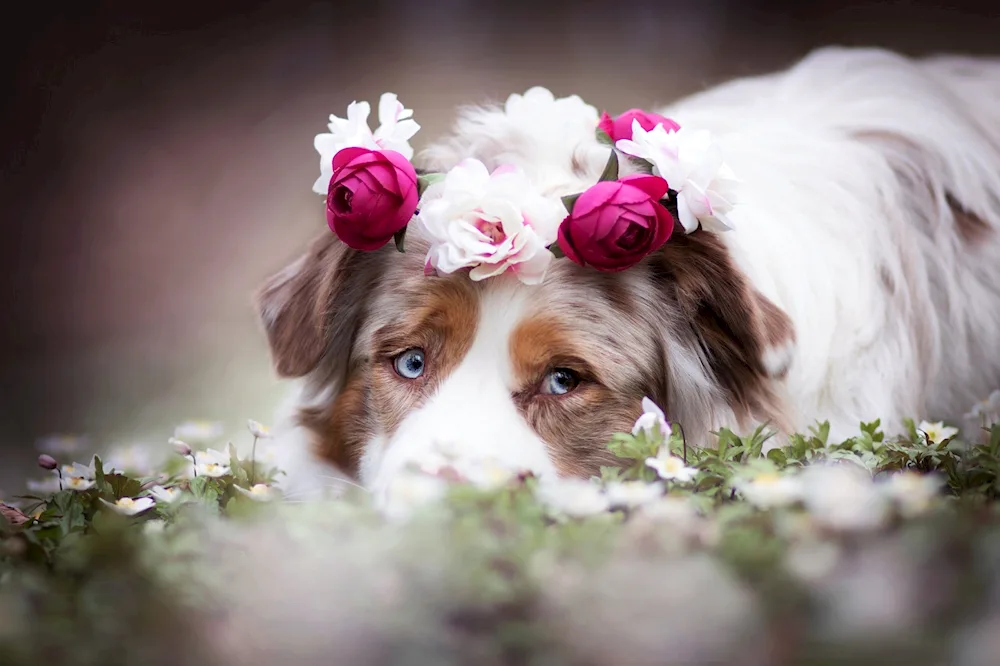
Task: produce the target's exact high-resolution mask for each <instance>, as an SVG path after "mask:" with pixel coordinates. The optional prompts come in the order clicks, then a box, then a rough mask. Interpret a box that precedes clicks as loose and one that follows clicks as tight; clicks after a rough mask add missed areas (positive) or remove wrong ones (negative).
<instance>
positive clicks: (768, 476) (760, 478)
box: [753, 472, 781, 486]
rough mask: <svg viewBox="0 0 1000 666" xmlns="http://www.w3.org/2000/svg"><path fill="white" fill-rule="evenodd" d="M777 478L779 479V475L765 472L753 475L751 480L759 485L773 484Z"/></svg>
mask: <svg viewBox="0 0 1000 666" xmlns="http://www.w3.org/2000/svg"><path fill="white" fill-rule="evenodd" d="M779 480H781V477H780V476H778V475H777V474H775V473H774V472H765V473H763V474H758V475H757V476H756V477H754V480H753V482H754V483H755V484H757V485H759V486H773V485H774V484H776V483H777V482H778V481H779Z"/></svg>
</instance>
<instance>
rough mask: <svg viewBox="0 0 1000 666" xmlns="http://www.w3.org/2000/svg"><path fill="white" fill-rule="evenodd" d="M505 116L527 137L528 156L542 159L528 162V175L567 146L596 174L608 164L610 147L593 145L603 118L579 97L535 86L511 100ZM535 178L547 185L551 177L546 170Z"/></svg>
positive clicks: (505, 110)
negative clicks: (574, 147)
mask: <svg viewBox="0 0 1000 666" xmlns="http://www.w3.org/2000/svg"><path fill="white" fill-rule="evenodd" d="M504 115H505V116H506V117H507V119H508V120H509V122H510V124H511V125H512V126H514V127H517V128H519V131H524V132H526V133H527V138H528V142H527V145H526V146H525V147H524V148H525V149H526V150H528V151H530V152H529V154H530V155H538V156H539V159H538V160H532V159H529V160H526V161H525V165H526V168H527V169H529V171H530V170H532V169H534V168H535V166H536V165H542V164H546V163H547V162H546V161H545V160H544V158H545V157H547V156H549V155H552V154H553V153H554V152H555V151H558V150H563V149H564V148H565V146H568V145H575V146H577V148H576V152H575V153H574V158H576V159H577V160H578V161H579V160H580V158H582V162H583V165H584V166H589V167H590V168H591V169H596V170H597V173H600V169H601V168H603V166H604V164H605V163H606V162H607V161H608V150H607V147H606V146H602V145H600V144H598V143H596V142H595V141H593V138H594V130H595V129H596V127H597V123H598V120H599V119H600V114H599V113H598V112H597V109H596V108H595V107H593V106H591V105H590V104H587V103H586V102H584V101H583V100H582V99H581V98H580V97H579V96H577V95H570V96H569V97H556V96H555V95H553V94H552V92H551V91H550V90H548V89H546V88H542V87H540V86H536V87H534V88H531V89H529V90H527V91H526V92H525V93H524V94H523V95H522V94H513V95H511V96H510V97H508V98H507V102H506V103H505V104H504ZM519 148H520V147H519ZM532 174H533V175H537V176H538V177H540V178H544V179H545V180H546V183H547V184H548V183H549V182H550V181H549V179H550V178H551V177H552V176H550V173H549V172H547V171H545V170H544V169H538V171H537V172H534V171H532ZM552 182H553V184H555V181H552Z"/></svg>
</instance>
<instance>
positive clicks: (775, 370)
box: [652, 230, 795, 425]
mask: <svg viewBox="0 0 1000 666" xmlns="http://www.w3.org/2000/svg"><path fill="white" fill-rule="evenodd" d="M652 266H653V274H654V276H655V279H656V281H657V282H658V285H657V286H658V289H659V291H660V293H662V294H664V296H665V297H666V298H668V299H669V301H670V302H672V303H673V304H674V308H677V309H679V316H680V322H681V323H682V324H686V325H687V326H688V327H689V330H688V332H689V333H690V334H691V337H692V339H693V341H694V343H695V344H696V345H697V351H698V352H699V354H700V355H701V357H702V359H703V362H704V364H705V365H706V366H707V370H708V371H709V372H710V373H711V375H712V379H713V380H714V381H715V383H717V385H718V386H720V387H721V388H722V389H723V391H725V392H726V394H727V398H728V401H729V403H730V404H731V405H732V406H733V408H734V412H735V413H736V415H737V417H738V418H745V417H750V416H752V417H754V418H763V419H771V420H773V421H781V420H783V419H782V417H781V411H782V410H781V409H780V406H779V402H780V401H779V400H778V398H777V397H776V395H775V394H774V391H773V381H772V380H774V379H781V378H783V377H784V375H785V374H786V373H787V372H788V367H789V364H790V363H791V359H792V353H793V351H794V346H795V331H794V328H793V326H792V322H791V319H789V317H788V315H786V314H785V313H784V311H782V310H781V309H780V308H779V307H778V306H777V305H775V304H774V303H773V302H772V301H771V300H769V299H768V298H767V297H765V296H764V295H763V294H761V293H760V292H759V291H757V290H756V289H755V288H754V287H753V285H752V284H751V283H750V281H749V279H748V278H747V277H746V276H745V275H744V273H743V272H742V271H741V270H740V269H739V268H738V267H737V265H736V264H735V262H734V261H733V259H732V257H731V256H730V254H729V252H728V250H727V249H726V247H725V245H724V244H723V242H722V241H721V239H720V238H719V237H718V236H716V235H715V234H713V233H711V232H706V231H703V230H702V231H697V232H695V233H692V234H684V233H678V234H674V235H673V236H672V237H671V238H670V240H669V241H668V242H667V243H666V245H664V247H663V249H662V251H660V252H658V253H657V254H656V255H654V256H653V264H652ZM778 425H780V424H778Z"/></svg>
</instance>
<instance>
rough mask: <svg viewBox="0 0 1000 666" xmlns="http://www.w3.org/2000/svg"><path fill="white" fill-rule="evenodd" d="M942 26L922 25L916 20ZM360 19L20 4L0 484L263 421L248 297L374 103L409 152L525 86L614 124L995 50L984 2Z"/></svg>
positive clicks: (265, 380) (445, 6)
mask: <svg viewBox="0 0 1000 666" xmlns="http://www.w3.org/2000/svg"><path fill="white" fill-rule="evenodd" d="M941 4H943V3H941ZM947 4H948V5H949V6H948V7H944V6H939V5H938V4H936V3H931V2H896V3H874V2H849V1H836V0H821V1H818V2H808V1H806V0H802V1H800V2H786V1H779V0H757V1H754V2H736V1H735V0H688V1H684V2H670V1H668V0H660V1H658V2H657V1H651V0H631V1H629V2H601V3H589V2H583V1H578V2H565V1H563V2H546V1H545V0H535V1H534V2H524V1H523V0H427V1H425V2H418V1H416V0H411V1H406V2H404V1H399V2H388V1H384V0H368V1H366V2H361V3H357V2H353V3H330V4H323V3H315V2H314V3H305V2H296V1H294V0H283V1H282V2H270V3H264V2H250V1H247V2H242V3H237V2H226V1H212V0H203V1H202V2H199V3H194V2H186V1H177V2H169V3H168V2H136V1H135V0H133V1H132V2H123V1H113V2H111V1H109V2H101V3H95V2H89V3H88V2H79V3H76V4H74V5H73V6H72V7H64V8H56V9H53V7H52V6H51V5H50V4H47V3H33V4H30V5H28V6H21V8H20V9H21V11H22V14H21V16H20V17H19V19H18V21H17V22H14V21H13V20H10V19H8V21H7V22H6V25H5V26H4V27H3V28H2V29H3V31H4V32H5V33H6V34H4V38H3V40H2V42H3V48H4V49H5V50H6V53H5V57H4V58H3V59H2V63H0V67H2V68H3V69H2V73H3V76H4V82H5V85H4V88H3V89H4V91H5V97H4V100H3V102H4V104H3V118H2V122H0V139H2V153H0V154H2V156H3V161H2V162H0V169H2V178H0V196H2V203H3V206H2V208H0V211H2V215H3V218H2V219H3V232H4V239H5V242H4V243H3V247H4V250H5V253H6V261H5V265H6V266H7V270H6V271H5V272H4V278H3V284H2V287H3V289H2V299H3V300H2V302H0V312H2V314H3V326H2V330H0V369H2V373H0V488H5V487H6V488H8V489H9V490H10V491H15V490H16V491H19V490H20V487H19V486H20V478H21V477H22V476H23V475H24V473H25V472H26V471H30V468H31V462H32V459H33V453H32V443H33V441H34V439H35V438H36V437H37V436H39V435H43V434H45V433H48V432H52V431H73V432H86V433H90V434H91V435H93V436H94V438H95V439H96V441H98V442H99V443H114V442H127V441H130V440H132V439H141V440H146V441H153V442H160V441H163V440H165V438H166V437H167V435H168V434H169V433H170V429H171V427H172V425H173V424H174V423H176V422H177V421H179V420H182V419H185V418H189V417H199V416H204V417H210V418H217V419H221V420H224V421H226V423H227V424H228V425H229V426H231V427H232V428H233V430H234V431H237V430H238V428H240V427H241V425H240V424H242V423H243V422H244V420H245V419H246V418H247V417H254V418H257V419H260V420H264V421H265V422H267V421H269V420H270V418H271V412H272V410H273V408H274V404H275V401H276V400H277V399H278V398H279V397H280V395H281V390H280V388H279V387H277V386H276V385H275V383H274V382H273V379H272V377H271V372H270V366H269V363H268V359H267V355H266V349H265V346H264V345H263V343H262V338H261V335H260V334H259V333H258V329H257V325H256V321H255V319H254V314H253V312H252V310H251V308H250V307H249V294H250V293H251V291H252V290H253V288H254V287H255V285H256V284H258V283H259V282H260V281H261V279H262V278H263V277H264V276H266V275H267V274H268V273H269V272H271V271H273V270H275V269H277V268H279V267H280V266H282V265H283V264H284V262H286V261H287V260H288V259H290V258H291V257H292V256H293V254H294V253H295V252H296V251H297V249H299V248H300V247H302V245H303V243H304V242H305V240H306V239H307V238H309V237H310V236H311V235H313V234H315V233H319V232H322V231H323V230H324V229H325V221H324V217H323V212H322V210H323V201H322V197H319V196H317V195H315V194H313V193H312V192H311V191H310V187H311V184H312V182H313V180H314V179H315V177H316V175H317V173H318V171H317V169H318V158H317V156H316V154H315V153H314V151H313V148H312V138H313V136H314V135H315V134H316V133H317V132H320V131H323V130H324V126H325V122H326V117H327V115H328V114H329V113H331V112H335V113H337V114H338V115H342V114H343V112H344V109H345V107H346V105H347V104H348V103H349V102H350V101H352V100H353V99H368V100H373V101H374V100H376V99H377V96H378V95H379V94H380V93H381V92H382V91H385V90H391V91H393V92H396V93H398V94H399V95H400V97H401V99H402V100H403V101H404V102H405V103H406V104H407V106H409V107H411V108H414V109H415V110H416V117H417V119H418V120H419V122H420V123H421V124H422V125H423V127H424V130H423V131H422V133H421V134H420V135H418V137H417V141H416V144H417V146H418V147H419V146H420V145H421V144H422V143H423V142H425V141H427V140H428V139H429V138H431V137H433V136H434V135H435V134H437V133H439V132H441V131H443V130H444V129H445V128H446V127H447V125H448V124H449V122H450V120H451V117H452V111H453V108H454V107H455V106H456V105H458V104H462V103H468V102H479V101H486V100H491V99H492V100H502V99H504V98H505V97H506V96H507V95H508V94H510V93H511V92H520V91H523V90H525V89H526V88H528V87H530V86H532V85H535V84H542V85H546V86H548V87H550V88H551V89H552V90H553V91H555V92H556V93H558V94H569V93H574V92H575V93H578V94H580V95H582V96H583V97H584V98H585V99H587V100H588V101H590V102H591V103H593V104H595V105H597V106H599V107H605V108H607V109H608V110H610V111H612V112H614V111H621V110H624V109H625V108H628V107H631V106H642V105H644V104H645V105H648V104H653V103H656V102H666V101H669V100H671V99H672V98H675V97H677V96H680V95H683V94H686V93H690V92H692V91H695V90H698V89H700V88H703V87H705V86H707V85H711V84H713V83H716V82H720V81H722V80H725V79H727V78H730V77H733V76H737V75H743V74H750V73H756V72H763V71H767V70H770V69H775V68H779V67H783V66H786V65H788V64H790V63H791V62H793V61H794V60H795V59H796V58H798V57H800V56H802V55H803V54H805V53H806V52H807V51H808V50H809V49H811V48H813V47H816V46H821V45H826V44H845V45H878V46H885V47H890V48H894V49H898V50H901V51H904V52H907V53H912V54H921V53H929V52H935V51H944V50H949V51H959V52H969V53H993V54H998V53H1000V18H998V15H997V12H998V10H997V9H993V7H995V6H996V2H978V3H973V2H959V1H956V2H951V3H947Z"/></svg>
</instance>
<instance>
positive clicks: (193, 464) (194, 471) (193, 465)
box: [190, 451, 198, 479]
mask: <svg viewBox="0 0 1000 666" xmlns="http://www.w3.org/2000/svg"><path fill="white" fill-rule="evenodd" d="M190 458H191V473H192V474H194V478H196V479H197V478H198V461H197V460H195V459H194V452H193V451H192V452H191V456H190Z"/></svg>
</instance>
